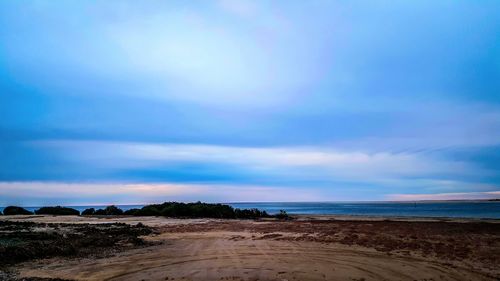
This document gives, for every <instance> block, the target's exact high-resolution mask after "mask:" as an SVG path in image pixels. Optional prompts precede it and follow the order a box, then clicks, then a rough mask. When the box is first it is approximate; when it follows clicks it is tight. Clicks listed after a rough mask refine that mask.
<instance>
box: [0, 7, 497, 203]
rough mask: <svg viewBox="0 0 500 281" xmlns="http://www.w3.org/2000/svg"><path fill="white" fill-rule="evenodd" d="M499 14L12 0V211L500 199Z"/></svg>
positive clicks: (1, 60) (0, 126) (6, 128)
mask: <svg viewBox="0 0 500 281" xmlns="http://www.w3.org/2000/svg"><path fill="white" fill-rule="evenodd" d="M499 10H500V2H498V1H496V0H491V1H488V0H485V1H473V0H469V1H455V0H453V1H452V0H443V1H430V0H422V1H382V0H375V1H340V0H339V1H330V0H328V1H319V0H315V1H263V0H260V1H259V0H255V1H246V0H221V1H215V0H214V1H154V0H145V1H127V0H122V1H114V0H110V1H84V0H69V1H50V0H36V1H17V0H5V1H0V206H2V205H4V206H5V205H12V204H17V205H25V206H30V205H31V206H34V205H49V204H64V205H78V204H80V205H81V204H135V203H153V202H163V201H198V200H201V201H207V202H256V201H358V200H361V201H364V200H368V201H371V200H421V199H425V200H429V199H439V200H443V199H488V198H499V197H500V36H499V35H500V14H499V13H498V11H499Z"/></svg>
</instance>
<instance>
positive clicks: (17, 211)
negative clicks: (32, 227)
mask: <svg viewBox="0 0 500 281" xmlns="http://www.w3.org/2000/svg"><path fill="white" fill-rule="evenodd" d="M3 213H4V215H6V216H12V215H33V212H30V211H28V210H26V209H25V208H23V207H17V206H8V207H5V209H3Z"/></svg>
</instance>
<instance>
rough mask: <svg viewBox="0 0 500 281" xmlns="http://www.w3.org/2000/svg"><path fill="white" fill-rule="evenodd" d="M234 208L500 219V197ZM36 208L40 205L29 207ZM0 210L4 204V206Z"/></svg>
mask: <svg viewBox="0 0 500 281" xmlns="http://www.w3.org/2000/svg"><path fill="white" fill-rule="evenodd" d="M225 204H228V205H231V206H232V207H234V208H240V209H250V208H257V209H260V210H264V211H266V212H268V213H270V214H275V213H278V212H279V211H280V210H284V211H286V212H287V213H289V214H306V215H364V216H384V217H394V216H397V217H453V218H491V219H500V202H499V201H447V202H300V203H299V202H273V203H263V202H253V203H225ZM116 206H117V207H119V208H120V209H122V210H124V211H125V210H128V209H132V208H141V207H142V206H143V205H116ZM68 207H71V208H74V209H77V210H78V211H80V212H82V211H83V210H85V209H87V208H94V209H96V210H97V209H100V208H105V207H106V206H68ZM25 208H26V209H28V210H30V211H34V210H36V209H38V208H39V207H25ZM0 211H3V208H2V207H0Z"/></svg>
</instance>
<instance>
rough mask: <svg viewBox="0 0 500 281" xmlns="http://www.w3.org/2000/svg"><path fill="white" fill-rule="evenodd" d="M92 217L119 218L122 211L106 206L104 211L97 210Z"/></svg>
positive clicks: (112, 206)
mask: <svg viewBox="0 0 500 281" xmlns="http://www.w3.org/2000/svg"><path fill="white" fill-rule="evenodd" d="M94 215H96V216H119V215H123V211H122V210H121V209H120V208H118V207H116V206H114V205H111V206H107V207H106V208H105V209H104V210H103V209H99V210H97V211H95V212H94Z"/></svg>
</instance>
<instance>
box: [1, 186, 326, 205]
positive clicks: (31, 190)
mask: <svg viewBox="0 0 500 281" xmlns="http://www.w3.org/2000/svg"><path fill="white" fill-rule="evenodd" d="M322 198H323V197H322V196H321V194H320V192H318V191H317V190H308V189H297V190H296V192H289V190H288V189H287V188H286V187H267V186H248V185H246V186H245V185H243V186H237V185H202V184H179V183H149V184H127V183H64V182H0V206H6V205H11V204H16V203H18V204H22V205H25V206H26V205H35V206H36V205H38V206H39V205H44V204H66V205H68V204H69V205H71V204H83V205H88V204H116V202H120V204H144V203H160V202H165V201H198V200H203V201H206V202H257V201H258V202H266V201H269V202H272V201H274V202H277V201H281V202H283V201H319V200H321V199H322Z"/></svg>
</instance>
